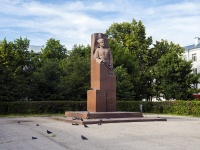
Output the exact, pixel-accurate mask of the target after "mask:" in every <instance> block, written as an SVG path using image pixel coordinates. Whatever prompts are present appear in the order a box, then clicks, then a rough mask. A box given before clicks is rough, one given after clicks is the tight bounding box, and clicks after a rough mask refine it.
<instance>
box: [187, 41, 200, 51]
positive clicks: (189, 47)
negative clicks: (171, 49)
mask: <svg viewBox="0 0 200 150" xmlns="http://www.w3.org/2000/svg"><path fill="white" fill-rule="evenodd" d="M184 48H185V50H186V51H187V50H190V49H196V48H200V43H199V44H197V45H195V44H192V45H188V46H185V47H184Z"/></svg>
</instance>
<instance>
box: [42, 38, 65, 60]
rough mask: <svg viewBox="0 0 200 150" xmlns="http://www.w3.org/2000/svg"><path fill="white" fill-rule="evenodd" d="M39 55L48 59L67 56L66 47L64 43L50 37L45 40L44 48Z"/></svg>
mask: <svg viewBox="0 0 200 150" xmlns="http://www.w3.org/2000/svg"><path fill="white" fill-rule="evenodd" d="M41 56H42V57H43V58H48V59H52V58H56V59H64V58H66V57H67V49H66V48H65V46H64V45H61V44H60V41H59V40H55V39H53V38H51V39H49V40H47V43H46V46H45V48H44V49H42V55H41Z"/></svg>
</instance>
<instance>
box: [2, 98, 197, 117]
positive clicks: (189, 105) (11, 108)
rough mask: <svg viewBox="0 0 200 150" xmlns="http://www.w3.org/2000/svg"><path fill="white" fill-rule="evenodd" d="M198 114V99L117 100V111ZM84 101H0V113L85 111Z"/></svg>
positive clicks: (85, 104)
mask: <svg viewBox="0 0 200 150" xmlns="http://www.w3.org/2000/svg"><path fill="white" fill-rule="evenodd" d="M141 104H142V106H143V112H144V113H157V114H174V115H192V116H200V109H199V108H200V101H180V100H179V101H178V100H177V101H165V102H148V101H133V100H132V101H117V111H130V112H139V111H140V105H141ZM86 107H87V103H86V101H27V102H22V101H18V102H1V103H0V115H12V114H14V115H23V114H32V115H33V114H56V113H58V114H63V115H64V112H65V111H86Z"/></svg>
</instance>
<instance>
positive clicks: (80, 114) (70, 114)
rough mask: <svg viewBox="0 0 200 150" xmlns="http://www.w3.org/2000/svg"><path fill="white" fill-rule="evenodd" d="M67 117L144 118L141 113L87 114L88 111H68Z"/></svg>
mask: <svg viewBox="0 0 200 150" xmlns="http://www.w3.org/2000/svg"><path fill="white" fill-rule="evenodd" d="M65 116H67V117H76V118H82V119H84V118H85V119H86V118H90V119H99V118H131V117H143V115H142V113H140V112H87V111H66V112H65Z"/></svg>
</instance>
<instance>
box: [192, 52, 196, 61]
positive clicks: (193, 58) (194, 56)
mask: <svg viewBox="0 0 200 150" xmlns="http://www.w3.org/2000/svg"><path fill="white" fill-rule="evenodd" d="M192 61H197V55H196V53H195V54H192Z"/></svg>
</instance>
